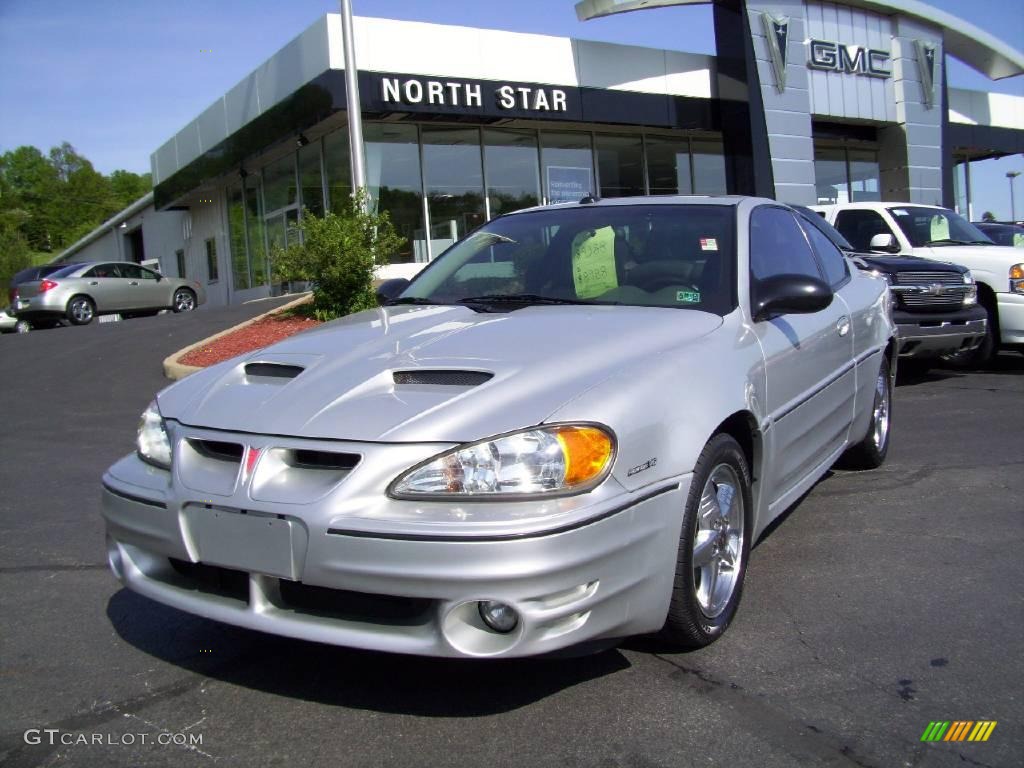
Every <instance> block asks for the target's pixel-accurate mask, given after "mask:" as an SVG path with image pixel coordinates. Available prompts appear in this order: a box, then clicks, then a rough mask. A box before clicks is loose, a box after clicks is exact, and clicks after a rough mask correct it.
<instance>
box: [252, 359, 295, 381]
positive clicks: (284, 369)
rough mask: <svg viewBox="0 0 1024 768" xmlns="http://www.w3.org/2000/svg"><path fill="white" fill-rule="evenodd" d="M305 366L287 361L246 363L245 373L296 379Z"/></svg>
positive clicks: (269, 377)
mask: <svg viewBox="0 0 1024 768" xmlns="http://www.w3.org/2000/svg"><path fill="white" fill-rule="evenodd" d="M304 370H306V369H305V368H303V367H302V366H301V365H288V364H286V363H246V364H245V375H246V376H249V377H259V378H264V379H294V378H295V377H296V376H298V375H299V374H300V373H302V372H303V371H304Z"/></svg>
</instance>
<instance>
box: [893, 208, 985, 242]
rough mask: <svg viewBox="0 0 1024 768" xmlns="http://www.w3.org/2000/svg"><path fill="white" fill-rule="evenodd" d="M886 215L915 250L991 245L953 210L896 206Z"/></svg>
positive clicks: (979, 231)
mask: <svg viewBox="0 0 1024 768" xmlns="http://www.w3.org/2000/svg"><path fill="white" fill-rule="evenodd" d="M889 213H891V214H892V217H893V218H894V219H895V220H896V223H897V224H899V226H900V229H902V230H903V234H905V235H906V236H907V239H908V240H909V241H910V244H911V245H912V246H914V247H915V248H920V247H922V246H926V245H994V243H993V242H992V241H991V240H990V239H989V238H988V237H986V236H985V233H984V232H982V231H981V230H980V229H978V228H977V227H976V226H974V225H973V224H971V223H970V222H969V221H967V219H965V218H964V217H963V216H961V215H960V214H958V213H954V212H953V211H947V210H944V209H939V208H919V207H917V206H913V205H898V206H893V207H891V208H889Z"/></svg>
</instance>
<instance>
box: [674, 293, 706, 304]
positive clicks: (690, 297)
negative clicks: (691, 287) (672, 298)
mask: <svg viewBox="0 0 1024 768" xmlns="http://www.w3.org/2000/svg"><path fill="white" fill-rule="evenodd" d="M676 301H679V302H682V303H683V304H700V291H676Z"/></svg>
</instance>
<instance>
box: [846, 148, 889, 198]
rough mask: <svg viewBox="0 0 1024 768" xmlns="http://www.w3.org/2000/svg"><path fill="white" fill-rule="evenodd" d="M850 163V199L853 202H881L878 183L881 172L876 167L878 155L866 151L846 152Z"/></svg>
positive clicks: (851, 150) (853, 150)
mask: <svg viewBox="0 0 1024 768" xmlns="http://www.w3.org/2000/svg"><path fill="white" fill-rule="evenodd" d="M847 158H848V160H849V162H850V199H851V200H852V201H853V202H855V203H858V202H865V201H873V200H881V199H882V195H881V193H880V191H879V182H880V180H881V178H882V171H881V168H880V167H879V165H878V153H877V152H875V151H874V150H867V149H850V150H848V151H847Z"/></svg>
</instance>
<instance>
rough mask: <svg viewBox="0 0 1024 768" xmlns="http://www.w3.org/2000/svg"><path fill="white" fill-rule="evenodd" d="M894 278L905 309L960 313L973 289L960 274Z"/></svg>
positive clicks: (908, 274) (906, 274)
mask: <svg viewBox="0 0 1024 768" xmlns="http://www.w3.org/2000/svg"><path fill="white" fill-rule="evenodd" d="M894 278H895V284H894V285H893V293H894V294H896V295H897V296H898V297H899V303H900V305H901V306H902V307H903V308H904V309H926V310H948V309H959V308H960V307H961V306H962V305H963V300H964V294H965V293H966V292H967V290H968V289H969V286H968V285H966V284H965V283H964V279H963V276H962V275H961V274H960V273H959V272H923V271H922V272H897V273H896V274H895V275H894ZM937 287H938V290H939V293H936V292H935V291H936V288H937Z"/></svg>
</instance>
